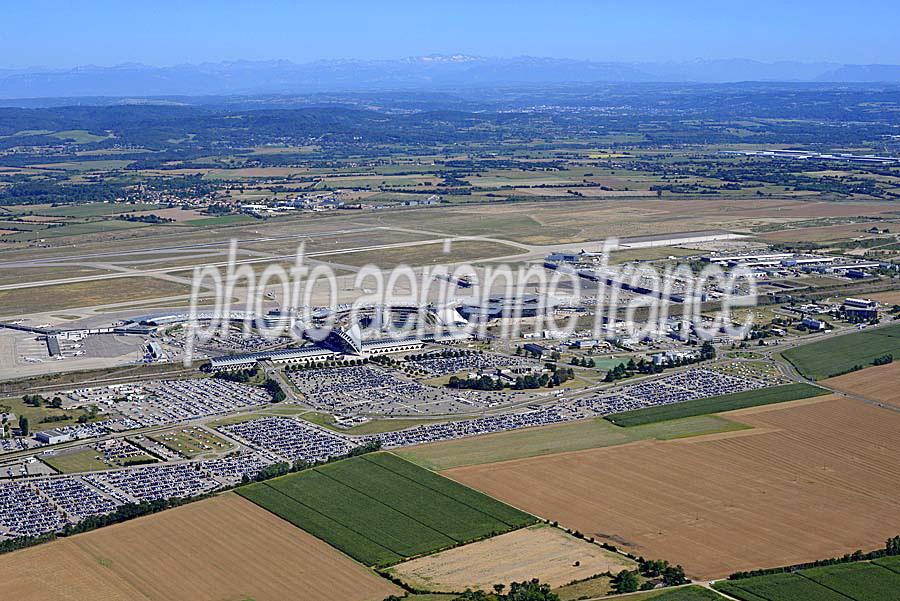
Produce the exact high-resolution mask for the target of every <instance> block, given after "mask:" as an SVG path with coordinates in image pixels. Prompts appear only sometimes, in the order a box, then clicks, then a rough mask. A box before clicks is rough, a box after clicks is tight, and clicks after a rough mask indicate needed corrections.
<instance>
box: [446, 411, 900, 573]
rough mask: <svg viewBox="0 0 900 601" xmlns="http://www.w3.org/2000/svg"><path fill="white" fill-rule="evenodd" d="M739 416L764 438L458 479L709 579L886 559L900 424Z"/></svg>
mask: <svg viewBox="0 0 900 601" xmlns="http://www.w3.org/2000/svg"><path fill="white" fill-rule="evenodd" d="M726 415H728V417H729V418H731V419H736V420H738V421H741V422H745V423H747V424H748V425H750V426H753V427H754V428H755V430H744V431H739V432H732V433H728V434H715V435H712V436H703V437H696V438H691V439H684V440H674V441H666V442H660V441H644V442H638V443H635V444H630V445H622V446H618V447H611V448H603V449H592V450H587V451H579V452H574V453H562V454H559V455H550V456H544V457H535V458H531V459H520V460H514V461H508V462H504V463H494V464H487V465H480V466H471V467H464V468H457V469H452V470H449V471H447V472H445V475H448V476H450V477H452V478H454V479H456V480H459V481H460V482H462V483H464V484H467V485H469V486H472V487H475V488H477V489H480V490H483V491H485V492H487V493H488V494H491V495H493V496H495V497H497V498H498V499H501V500H503V501H505V502H507V503H510V504H512V505H514V506H516V507H520V508H522V509H524V510H526V511H529V512H531V513H534V514H535V515H539V516H542V517H545V518H548V519H552V520H558V521H559V522H560V524H562V525H565V526H567V527H569V528H575V529H578V530H580V531H581V532H583V533H585V535H586V536H594V537H597V538H598V539H601V540H603V539H605V540H610V541H613V542H615V543H616V544H618V545H620V546H622V547H624V548H626V549H628V550H630V551H633V552H635V553H637V554H640V555H644V556H645V557H647V556H649V557H661V558H665V559H668V560H669V561H672V562H677V563H681V564H683V565H684V566H685V570H686V571H687V572H688V574H690V575H691V576H693V577H699V578H718V577H722V576H726V575H728V574H730V573H731V572H734V571H737V570H746V569H751V568H758V567H767V566H778V565H786V564H794V563H799V562H804V561H811V560H815V559H820V558H823V557H832V556H835V555H841V554H843V553H846V552H848V551H853V550H855V549H858V548H862V549H873V548H876V547H880V546H882V545H883V544H884V540H885V538H886V537H888V536H892V535H893V534H894V533H896V532H900V446H898V445H896V444H894V441H895V440H896V439H897V433H898V431H900V412H896V411H892V410H888V409H883V408H877V407H874V406H872V405H870V404H867V403H864V402H862V401H857V400H851V399H846V398H839V397H836V396H833V395H831V396H825V397H818V398H816V399H813V400H806V401H798V402H795V403H785V404H781V405H769V406H765V407H756V408H753V409H746V410H741V411H735V412H731V413H728V414H726Z"/></svg>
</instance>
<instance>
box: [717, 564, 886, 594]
mask: <svg viewBox="0 0 900 601" xmlns="http://www.w3.org/2000/svg"><path fill="white" fill-rule="evenodd" d="M889 559H890V558H889ZM879 561H883V560H879ZM714 586H715V587H716V588H717V589H719V590H721V591H722V592H723V593H725V594H728V595H731V596H732V597H736V598H738V599H741V600H742V601H900V574H898V573H897V572H894V571H891V570H890V569H888V568H886V567H883V566H882V565H880V564H878V563H871V562H865V561H861V562H856V563H849V564H838V565H833V566H825V567H821V568H811V569H808V570H800V571H798V572H795V573H791V574H771V575H768V576H755V577H753V578H744V579H740V580H726V581H722V582H718V583H716V584H715V585H714Z"/></svg>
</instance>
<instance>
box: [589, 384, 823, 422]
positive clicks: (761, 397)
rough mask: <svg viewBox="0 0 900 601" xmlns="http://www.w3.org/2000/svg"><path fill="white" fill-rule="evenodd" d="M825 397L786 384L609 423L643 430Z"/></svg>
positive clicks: (625, 415)
mask: <svg viewBox="0 0 900 601" xmlns="http://www.w3.org/2000/svg"><path fill="white" fill-rule="evenodd" d="M823 394H828V391H827V390H825V389H824V388H819V387H818V386H813V385H812V384H786V385H784V386H774V387H772V388H764V389H762V390H749V391H747V392H736V393H734V394H723V395H720V396H714V397H709V398H706V399H697V400H696V401H685V402H683V403H672V404H670V405H660V406H658V407H647V408H646V409H635V410H634V411H623V412H622V413H614V414H612V415H607V416H606V417H605V419H607V420H609V421H610V422H612V423H614V424H616V425H617V426H623V427H631V426H640V425H644V424H652V423H655V422H663V421H668V420H670V419H680V418H684V417H693V416H696V415H707V414H709V413H721V412H722V411H733V410H735V409H744V408H746V407H756V406H758V405H771V404H772V403H783V402H785V401H796V400H797V399H805V398H809V397H814V396H819V395H823Z"/></svg>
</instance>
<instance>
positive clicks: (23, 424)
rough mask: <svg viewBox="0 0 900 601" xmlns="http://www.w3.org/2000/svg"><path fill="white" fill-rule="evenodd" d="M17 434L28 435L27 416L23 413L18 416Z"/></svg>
mask: <svg viewBox="0 0 900 601" xmlns="http://www.w3.org/2000/svg"><path fill="white" fill-rule="evenodd" d="M19 434H20V435H22V436H28V418H27V417H25V416H24V415H20V416H19Z"/></svg>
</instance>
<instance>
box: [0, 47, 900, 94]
mask: <svg viewBox="0 0 900 601" xmlns="http://www.w3.org/2000/svg"><path fill="white" fill-rule="evenodd" d="M748 81H754V82H829V83H848V84H850V83H900V65H879V64H875V65H843V64H839V63H803V62H795V61H781V62H773V63H764V62H758V61H752V60H745V59H727V60H698V61H693V62H682V63H674V62H660V63H626V62H599V61H587V60H574V59H557V58H536V57H516V58H485V57H476V56H466V55H452V56H444V55H433V56H422V57H411V58H406V59H399V60H329V61H316V62H310V63H303V64H298V63H293V62H290V61H283V60H278V61H232V62H220V63H202V64H182V65H175V66H169V67H154V66H147V65H142V64H122V65H117V66H113V67H97V66H84V67H76V68H73V69H49V68H30V69H5V70H4V69H0V98H5V99H12V98H58V97H70V98H75V97H85V96H94V97H96V96H107V97H152V96H170V95H185V96H202V95H220V94H230V95H240V94H291V93H310V92H338V91H360V90H403V89H419V90H422V89H442V88H462V87H485V86H509V85H535V84H561V83H641V82H660V83H664V82H665V83H668V82H672V83H728V82H748Z"/></svg>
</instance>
